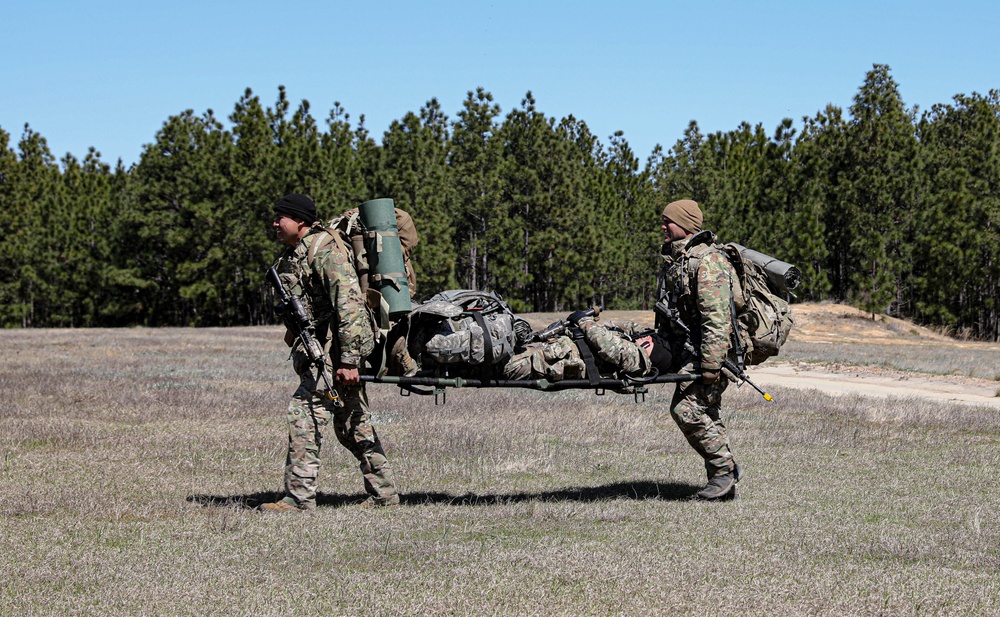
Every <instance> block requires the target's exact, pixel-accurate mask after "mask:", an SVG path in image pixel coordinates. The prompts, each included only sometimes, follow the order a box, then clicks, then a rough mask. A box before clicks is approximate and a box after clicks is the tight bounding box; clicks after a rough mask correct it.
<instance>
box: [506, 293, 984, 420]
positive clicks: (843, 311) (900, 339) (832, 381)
mask: <svg viewBox="0 0 1000 617" xmlns="http://www.w3.org/2000/svg"><path fill="white" fill-rule="evenodd" d="M793 314H794V315H795V319H796V327H795V329H794V330H793V331H792V334H791V339H792V340H798V341H803V342H831V343H832V342H837V341H840V342H843V341H859V342H871V343H892V344H894V345H901V346H907V345H948V346H951V347H962V346H963V345H967V343H963V342H962V341H957V340H955V339H952V338H949V337H947V336H943V335H941V334H939V333H937V332H934V331H932V330H929V329H927V328H923V327H920V326H917V325H914V324H912V323H909V322H906V321H902V320H899V319H894V318H891V317H879V318H878V319H876V320H872V319H871V318H870V317H871V316H870V315H865V314H864V313H861V312H859V311H858V310H857V309H855V308H852V307H849V306H843V305H837V304H796V305H795V307H794V309H793ZM524 317H525V318H527V319H528V321H529V322H531V325H532V327H533V328H535V329H537V328H541V327H543V326H545V325H547V324H549V323H551V322H552V321H554V320H555V319H557V318H559V317H560V315H555V314H550V313H530V314H527V315H524ZM601 318H602V319H604V320H610V319H631V320H633V321H636V322H638V323H643V324H647V325H650V326H652V312H651V311H607V312H605V313H604V314H603V315H602V316H601ZM750 375H751V377H752V379H753V380H754V382H755V383H757V384H758V385H759V386H761V387H762V388H764V389H765V390H767V389H768V388H774V387H782V388H798V389H815V390H819V391H821V392H825V393H827V394H831V395H843V394H861V395H865V396H885V397H899V398H907V397H913V398H919V399H926V400H934V401H941V402H951V403H965V404H973V405H984V406H989V407H996V408H998V409H1000V397H998V396H997V392H998V389H1000V384H998V383H997V382H995V381H992V380H988V379H975V378H968V377H959V376H952V375H941V376H939V375H929V374H924V373H914V372H905V371H892V370H886V369H880V368H875V367H860V366H837V367H817V366H814V365H811V364H804V363H793V362H787V361H783V360H781V359H780V357H778V358H772V359H769V360H768V361H767V362H766V363H764V364H761V365H759V366H755V367H753V368H752V370H751V371H750Z"/></svg>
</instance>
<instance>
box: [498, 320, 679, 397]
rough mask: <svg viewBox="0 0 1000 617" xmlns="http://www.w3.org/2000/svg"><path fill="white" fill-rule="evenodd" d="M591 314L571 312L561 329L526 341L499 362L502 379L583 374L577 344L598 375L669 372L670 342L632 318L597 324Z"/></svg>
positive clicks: (551, 378) (583, 363)
mask: <svg viewBox="0 0 1000 617" xmlns="http://www.w3.org/2000/svg"><path fill="white" fill-rule="evenodd" d="M588 313H590V314H588ZM594 313H595V311H577V312H575V313H573V314H571V315H570V316H569V317H568V319H567V320H566V321H565V322H564V324H565V327H564V329H563V331H562V332H559V331H558V329H556V332H553V333H551V334H550V335H549V336H547V337H546V339H545V340H543V341H540V342H535V343H530V344H528V345H526V346H525V348H524V350H523V351H521V352H520V353H517V354H515V355H514V356H513V357H512V358H511V359H510V360H509V361H508V362H507V363H506V364H505V365H504V367H503V374H504V377H505V378H506V379H513V380H525V379H542V378H544V379H548V380H549V381H559V380H562V379H583V378H586V377H589V375H588V371H587V369H588V366H587V365H588V362H587V361H586V358H584V357H583V354H581V349H580V347H579V345H578V342H580V343H584V344H585V345H586V349H589V350H590V352H591V353H592V355H593V359H594V362H593V364H592V366H593V368H596V369H597V370H598V372H599V373H600V374H601V376H609V377H624V376H625V375H628V376H630V377H633V378H639V377H648V376H654V375H656V374H659V373H669V372H670V371H671V370H672V360H673V355H672V354H671V351H670V345H669V344H667V342H666V341H665V340H663V339H662V338H660V336H659V335H658V334H656V332H654V331H653V330H650V329H649V328H647V327H645V326H641V325H639V324H637V323H635V322H634V321H627V320H623V321H609V322H607V323H598V321H597V315H595V314H594ZM550 328H552V326H550V327H549V328H546V330H549V329H550ZM543 332H544V331H543ZM593 368H592V369H591V370H593Z"/></svg>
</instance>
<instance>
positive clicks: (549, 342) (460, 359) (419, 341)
mask: <svg viewBox="0 0 1000 617" xmlns="http://www.w3.org/2000/svg"><path fill="white" fill-rule="evenodd" d="M599 313H600V311H599V309H587V310H584V311H576V312H574V313H572V314H571V315H569V316H568V318H567V319H566V320H565V321H562V320H561V321H557V322H555V323H553V324H552V325H550V326H548V327H546V328H544V329H543V330H541V331H538V332H534V333H532V332H530V327H529V326H528V325H527V321H525V320H524V319H523V318H520V317H517V316H515V315H514V314H513V313H512V312H511V311H510V309H509V307H508V306H507V305H506V303H505V302H503V300H502V299H501V298H499V296H496V295H494V294H488V293H487V292H473V291H462V290H457V291H448V292H442V293H441V294H438V295H436V296H434V297H433V298H431V300H429V301H428V302H427V303H425V304H423V305H421V306H419V307H417V308H416V309H414V311H413V312H411V313H410V315H408V316H407V317H406V318H404V319H403V320H402V321H401V322H400V323H399V324H397V327H395V328H394V329H393V331H392V332H391V333H390V336H389V346H388V349H389V351H388V352H387V361H388V363H387V366H388V373H389V374H390V375H396V376H413V375H417V374H420V375H430V374H438V375H440V374H442V373H447V374H448V375H452V376H455V375H460V376H465V377H470V376H474V377H483V376H484V375H485V376H487V377H488V378H490V379H505V380H513V381H521V380H535V379H547V380H549V381H560V380H563V379H582V378H589V377H591V375H590V374H589V373H591V372H596V373H599V375H597V377H607V376H612V377H616V378H617V377H624V376H625V375H628V376H629V377H632V378H643V377H651V376H655V375H657V374H663V373H669V372H670V371H671V370H673V369H674V368H675V367H674V366H673V364H674V363H673V355H672V353H671V350H670V345H669V344H668V342H667V341H666V340H664V339H662V338H661V337H660V336H659V335H658V334H656V333H655V332H654V331H652V330H650V329H649V328H646V327H644V326H641V325H639V324H637V323H635V322H632V321H609V322H607V323H605V324H600V323H598V321H597V318H598V316H599ZM484 332H488V333H489V336H488V337H487V336H484ZM487 358H489V359H491V360H492V361H490V362H487Z"/></svg>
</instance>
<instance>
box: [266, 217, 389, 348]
mask: <svg viewBox="0 0 1000 617" xmlns="http://www.w3.org/2000/svg"><path fill="white" fill-rule="evenodd" d="M322 231H323V226H322V224H321V223H317V224H315V225H313V228H312V229H311V230H310V231H309V233H308V234H306V235H305V237H303V238H302V240H301V241H299V243H298V244H297V245H296V246H295V247H294V248H292V247H286V248H285V249H284V250H283V251H282V252H281V254H280V255H279V256H278V260H277V262H276V264H275V269H276V270H277V271H278V274H279V276H280V277H281V279H282V282H284V284H285V287H286V289H288V291H289V292H290V293H291V294H293V295H295V296H298V297H299V298H301V299H302V301H303V303H304V304H305V305H306V310H307V311H308V312H309V315H310V317H311V319H312V324H313V326H314V328H315V330H314V331H315V334H316V338H317V340H318V341H319V343H320V344H321V345H323V347H324V348H325V347H326V344H327V342H330V350H329V357H330V361H331V363H332V364H333V365H334V367H336V366H337V363H338V362H339V363H340V364H350V365H355V366H359V365H360V364H361V361H362V360H363V359H364V358H365V356H367V355H368V354H370V353H371V352H372V349H373V348H374V345H375V337H374V333H373V330H372V322H371V318H370V317H369V315H368V308H367V306H366V305H365V300H364V298H363V297H362V295H361V287H360V286H359V285H358V276H357V273H356V272H355V271H354V265H353V264H352V261H353V258H352V256H351V255H347V254H345V253H344V252H343V251H341V250H340V247H339V246H338V244H337V243H336V242H329V241H328V240H329V239H330V236H329V235H328V234H322V233H321V232H322ZM318 238H319V239H320V244H318V245H316V246H315V247H314V244H316V241H317V239H318ZM324 240H327V241H326V242H324ZM311 249H312V250H313V253H314V254H313V255H312V257H311V259H310V255H309V252H310V250H311ZM310 261H312V265H310ZM333 334H335V335H336V336H332V335H333ZM286 340H287V339H286ZM293 351H294V349H293Z"/></svg>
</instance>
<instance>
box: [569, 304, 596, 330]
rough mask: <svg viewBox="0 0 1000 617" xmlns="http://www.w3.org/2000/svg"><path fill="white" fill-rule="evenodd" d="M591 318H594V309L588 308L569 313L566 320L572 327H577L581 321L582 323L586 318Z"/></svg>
mask: <svg viewBox="0 0 1000 617" xmlns="http://www.w3.org/2000/svg"><path fill="white" fill-rule="evenodd" d="M593 316H594V309H593V308H589V309H584V310H582V311H574V312H572V313H570V315H569V317H567V318H566V319H567V321H569V322H570V323H571V324H573V325H574V326H579V325H580V322H581V321H583V320H584V319H586V318H587V317H593Z"/></svg>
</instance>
